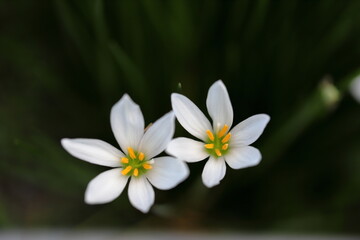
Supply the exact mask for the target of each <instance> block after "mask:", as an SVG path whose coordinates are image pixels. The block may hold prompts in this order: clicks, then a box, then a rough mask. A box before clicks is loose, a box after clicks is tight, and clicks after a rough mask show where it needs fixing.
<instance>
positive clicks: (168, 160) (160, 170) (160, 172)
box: [146, 157, 189, 190]
mask: <svg viewBox="0 0 360 240" xmlns="http://www.w3.org/2000/svg"><path fill="white" fill-rule="evenodd" d="M152 166H153V168H152V169H151V170H149V171H148V172H147V174H146V177H147V178H148V179H149V181H150V183H151V184H152V185H154V186H155V187H156V188H158V189H161V190H168V189H171V188H173V187H175V186H176V185H178V184H179V183H181V182H182V181H184V180H185V179H186V178H187V177H188V176H189V168H188V166H187V165H186V163H185V162H183V161H181V160H179V159H176V158H173V157H159V158H154V164H153V165H152Z"/></svg>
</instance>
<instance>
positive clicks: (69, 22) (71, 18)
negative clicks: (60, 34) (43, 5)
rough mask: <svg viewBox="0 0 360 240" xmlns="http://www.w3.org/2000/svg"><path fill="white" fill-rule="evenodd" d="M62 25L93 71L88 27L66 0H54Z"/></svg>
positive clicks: (91, 47) (89, 68)
mask: <svg viewBox="0 0 360 240" xmlns="http://www.w3.org/2000/svg"><path fill="white" fill-rule="evenodd" d="M54 1H55V7H56V9H57V12H58V15H59V18H60V20H61V23H63V27H64V28H65V30H66V31H67V33H68V34H69V35H70V37H71V39H72V40H73V41H74V43H75V45H76V47H77V48H78V49H79V52H80V55H81V57H82V60H83V61H84V63H85V65H86V66H87V68H88V70H89V72H90V73H91V72H92V70H93V62H92V61H91V60H92V59H93V52H92V51H91V50H92V49H93V45H92V44H91V43H92V41H91V37H90V34H89V32H88V31H87V27H86V25H85V24H84V23H83V21H82V20H81V19H80V17H79V16H77V15H76V14H75V13H74V11H73V10H72V9H71V7H70V6H69V4H68V2H67V1H66V0H54Z"/></svg>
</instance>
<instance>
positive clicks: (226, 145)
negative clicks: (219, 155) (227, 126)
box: [221, 144, 229, 150]
mask: <svg viewBox="0 0 360 240" xmlns="http://www.w3.org/2000/svg"><path fill="white" fill-rule="evenodd" d="M228 147H229V144H224V145H223V146H222V147H221V149H222V150H226V149H228Z"/></svg>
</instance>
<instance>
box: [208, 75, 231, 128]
mask: <svg viewBox="0 0 360 240" xmlns="http://www.w3.org/2000/svg"><path fill="white" fill-rule="evenodd" d="M206 106H207V109H208V112H209V114H210V116H211V118H212V120H213V127H214V130H215V132H218V131H219V130H220V129H221V128H222V127H223V126H224V124H226V125H228V127H229V128H230V127H231V125H232V123H233V118H234V113H233V108H232V105H231V101H230V98H229V94H228V92H227V90H226V87H225V85H224V83H223V82H222V81H221V80H218V81H216V82H215V83H214V84H213V85H212V86H211V87H210V89H209V92H208V96H207V99H206Z"/></svg>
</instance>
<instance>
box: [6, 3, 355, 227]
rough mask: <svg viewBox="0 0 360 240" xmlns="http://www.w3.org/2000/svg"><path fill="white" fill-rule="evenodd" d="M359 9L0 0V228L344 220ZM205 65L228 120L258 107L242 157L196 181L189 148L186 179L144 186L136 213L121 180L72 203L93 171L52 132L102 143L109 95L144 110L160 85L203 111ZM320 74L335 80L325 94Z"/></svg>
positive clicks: (351, 192) (157, 110)
mask: <svg viewBox="0 0 360 240" xmlns="http://www.w3.org/2000/svg"><path fill="white" fill-rule="evenodd" d="M359 10H360V1H356V0H350V1H336V0H319V1H296V0H291V1H288V0H282V1H267V0H257V1H249V0H238V1H236V0H234V1H230V0H229V1H220V0H201V1H192V0H186V1H185V0H169V1H161V0H134V1H130V0H129V1H127V0H122V1H111V0H86V1H70V0H54V1H46V0H37V1H26V0H17V1H1V2H0V16H1V19H2V21H1V23H0V24H1V28H0V29H1V30H0V31H1V32H0V33H1V34H0V52H1V54H0V66H1V67H0V78H1V80H0V82H1V86H0V109H1V111H0V226H2V227H25V226H26V227H37V226H50V227H54V226H81V227H90V226H98V227H108V226H111V227H121V228H123V227H143V228H147V227H150V226H161V227H163V228H167V229H168V228H177V229H178V228H205V227H208V226H215V227H217V228H223V227H227V228H230V229H234V230H267V231H297V232H299V231H316V232H318V231H326V232H337V233H343V232H359V228H358V225H357V222H356V221H357V219H359V217H360V178H359V176H360V174H359V172H360V152H359V144H360V138H359V136H360V121H359V119H360V105H359V104H358V103H356V102H355V101H354V100H352V98H351V97H349V96H348V95H347V88H348V85H349V82H350V81H351V79H352V78H353V76H354V75H357V74H358V73H359V67H360V45H359V42H360V15H359ZM219 78H221V79H223V81H224V82H225V84H226V86H227V87H228V90H229V94H230V97H231V100H232V103H233V106H234V112H235V121H234V122H235V123H236V122H240V121H241V120H243V119H245V118H247V117H249V116H250V115H252V114H256V113H268V114H269V115H270V116H271V117H272V120H271V122H270V124H269V126H268V128H267V129H266V131H265V133H264V135H263V136H262V138H260V139H259V141H258V142H256V143H255V146H256V147H258V148H259V149H260V150H261V151H262V153H263V161H262V163H261V164H260V165H259V166H258V167H255V168H249V169H244V170H239V171H235V170H231V169H228V172H227V175H226V177H225V179H224V180H223V181H222V183H221V185H219V186H218V187H215V188H213V189H210V190H208V189H206V188H205V187H204V186H202V184H201V183H200V182H199V180H198V177H199V176H200V175H201V171H202V168H203V164H204V162H200V163H196V164H191V165H190V168H191V176H190V178H189V179H188V180H186V182H184V183H183V184H182V185H180V186H179V187H178V188H176V189H174V190H171V191H166V192H165V191H156V205H155V206H154V207H153V211H152V212H151V213H150V214H148V215H143V214H141V213H139V212H138V211H137V210H135V209H133V208H132V207H131V206H130V204H129V202H128V200H127V197H126V196H125V195H126V191H125V192H124V194H123V195H122V196H121V197H120V198H119V199H117V200H116V201H114V202H113V203H110V204H107V205H103V206H88V205H85V203H84V201H83V194H84V191H85V188H86V184H87V183H88V181H90V180H91V179H92V178H93V177H94V176H96V174H98V173H100V172H101V171H103V170H104V169H103V168H102V167H98V166H93V165H91V164H88V163H85V162H82V161H80V160H78V159H75V158H73V157H71V156H69V154H68V153H66V152H65V151H64V150H63V149H62V147H61V145H60V139H61V138H63V137H88V138H99V139H103V140H106V141H107V142H110V143H112V144H113V145H114V146H116V142H115V139H114V137H113V135H112V133H111V129H110V123H109V113H110V108H111V106H112V105H113V104H114V103H115V102H116V101H118V100H119V99H120V97H121V96H122V95H123V94H124V93H128V94H129V95H130V96H132V98H133V99H134V100H135V101H136V102H137V103H139V105H140V106H141V108H142V111H143V112H144V116H145V119H146V120H147V121H148V122H147V123H150V122H152V121H154V120H155V119H157V118H159V117H160V116H162V115H163V114H164V113H166V112H168V111H169V110H170V107H171V106H170V94H171V93H172V92H181V93H183V94H185V95H187V96H188V97H189V98H190V99H192V100H193V101H194V102H195V103H196V104H197V105H198V106H200V108H201V109H202V110H204V111H205V99H206V94H207V90H208V88H209V86H210V85H211V84H212V83H213V82H214V81H215V80H217V79H219ZM324 78H326V79H330V81H329V80H327V82H326V84H330V85H324V82H322V79H324ZM331 82H333V84H334V86H333V85H331V84H332V83H331ZM329 86H330V87H331V89H330V91H332V92H330V94H332V93H334V89H335V92H336V88H337V89H338V91H339V92H338V93H339V96H338V98H337V97H335V98H331V99H333V100H331V101H330V102H329V98H328V96H329V95H328V94H329V92H328V90H329V88H327V87H329ZM324 87H325V88H326V89H324ZM334 87H335V88H334ZM324 91H327V92H324ZM324 94H325V95H324ZM326 94H327V95H326ZM324 97H325V98H324ZM180 135H186V133H185V131H184V130H182V129H181V127H180V125H178V127H177V130H176V136H180Z"/></svg>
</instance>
